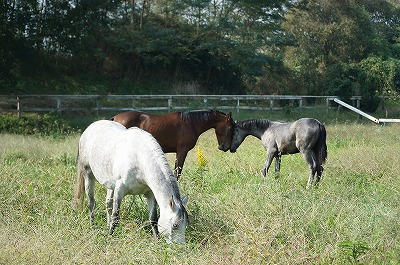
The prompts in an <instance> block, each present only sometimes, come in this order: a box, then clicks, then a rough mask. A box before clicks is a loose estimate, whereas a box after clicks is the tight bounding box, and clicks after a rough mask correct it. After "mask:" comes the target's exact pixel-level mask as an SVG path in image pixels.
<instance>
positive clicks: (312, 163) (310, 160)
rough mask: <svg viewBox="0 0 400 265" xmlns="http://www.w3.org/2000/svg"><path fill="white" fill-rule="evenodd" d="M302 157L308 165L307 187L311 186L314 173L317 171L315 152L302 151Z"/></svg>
mask: <svg viewBox="0 0 400 265" xmlns="http://www.w3.org/2000/svg"><path fill="white" fill-rule="evenodd" d="M302 154H303V157H304V159H305V160H306V161H307V164H308V167H309V168H310V176H309V177H308V182H307V189H308V188H310V187H311V185H312V184H313V181H314V175H315V173H316V171H317V163H316V157H315V153H314V151H312V150H305V151H302Z"/></svg>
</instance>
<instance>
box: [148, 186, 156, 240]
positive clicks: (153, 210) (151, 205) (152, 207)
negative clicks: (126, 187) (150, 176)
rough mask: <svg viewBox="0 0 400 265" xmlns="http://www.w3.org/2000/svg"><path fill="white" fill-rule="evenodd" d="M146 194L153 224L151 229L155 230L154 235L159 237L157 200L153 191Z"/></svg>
mask: <svg viewBox="0 0 400 265" xmlns="http://www.w3.org/2000/svg"><path fill="white" fill-rule="evenodd" d="M145 196H146V198H147V206H148V208H149V219H150V224H151V230H152V231H153V235H154V237H155V238H159V233H158V227H157V222H158V216H157V201H156V199H155V198H154V194H153V192H151V191H149V192H148V193H146V194H145Z"/></svg>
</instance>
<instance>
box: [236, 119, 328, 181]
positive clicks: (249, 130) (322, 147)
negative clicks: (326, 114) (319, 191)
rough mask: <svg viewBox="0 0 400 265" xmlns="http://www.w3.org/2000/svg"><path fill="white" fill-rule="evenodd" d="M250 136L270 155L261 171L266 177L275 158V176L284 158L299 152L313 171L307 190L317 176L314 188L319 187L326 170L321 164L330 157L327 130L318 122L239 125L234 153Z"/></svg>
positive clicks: (243, 122) (245, 123) (249, 123)
mask: <svg viewBox="0 0 400 265" xmlns="http://www.w3.org/2000/svg"><path fill="white" fill-rule="evenodd" d="M248 135H253V136H255V137H257V138H258V139H260V140H261V141H262V144H263V145H264V148H265V149H266V151H267V160H266V162H265V167H264V169H263V171H262V173H263V176H264V177H266V175H267V173H268V169H269V167H270V165H271V163H272V160H273V158H275V172H279V170H280V164H281V156H282V155H285V154H295V153H299V152H300V153H302V155H303V157H304V159H305V160H306V161H307V163H308V165H309V168H310V171H311V173H310V177H309V178H308V183H307V187H310V186H311V185H312V183H313V181H314V175H315V173H317V178H316V181H315V184H314V185H315V186H316V185H317V184H318V182H319V181H320V179H321V175H322V171H323V170H324V168H323V167H322V164H323V163H324V162H325V161H326V159H327V155H328V153H327V147H326V130H325V126H324V125H323V124H321V123H320V122H319V121H317V120H315V119H311V118H303V119H299V120H297V121H295V122H291V123H282V122H276V121H269V120H246V121H241V122H237V123H236V125H235V129H234V133H233V139H232V145H231V148H230V149H231V152H236V149H237V148H238V147H239V145H240V144H241V143H242V142H243V140H244V139H245V138H246V137H247V136H248Z"/></svg>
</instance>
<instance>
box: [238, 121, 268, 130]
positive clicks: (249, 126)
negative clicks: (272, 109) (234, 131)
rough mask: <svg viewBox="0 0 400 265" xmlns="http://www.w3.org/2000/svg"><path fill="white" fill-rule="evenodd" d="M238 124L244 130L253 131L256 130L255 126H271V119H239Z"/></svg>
mask: <svg viewBox="0 0 400 265" xmlns="http://www.w3.org/2000/svg"><path fill="white" fill-rule="evenodd" d="M236 124H237V126H239V128H241V129H242V130H245V131H251V130H254V129H255V128H259V129H267V128H268V127H269V126H270V124H271V121H269V120H258V119H253V120H246V121H239V122H237V123H236Z"/></svg>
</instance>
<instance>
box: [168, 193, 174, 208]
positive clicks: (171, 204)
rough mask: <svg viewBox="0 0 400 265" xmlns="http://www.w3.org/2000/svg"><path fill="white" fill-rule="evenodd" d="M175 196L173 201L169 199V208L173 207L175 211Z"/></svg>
mask: <svg viewBox="0 0 400 265" xmlns="http://www.w3.org/2000/svg"><path fill="white" fill-rule="evenodd" d="M174 205H175V203H174V196H171V199H169V206H170V207H171V209H174Z"/></svg>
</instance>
